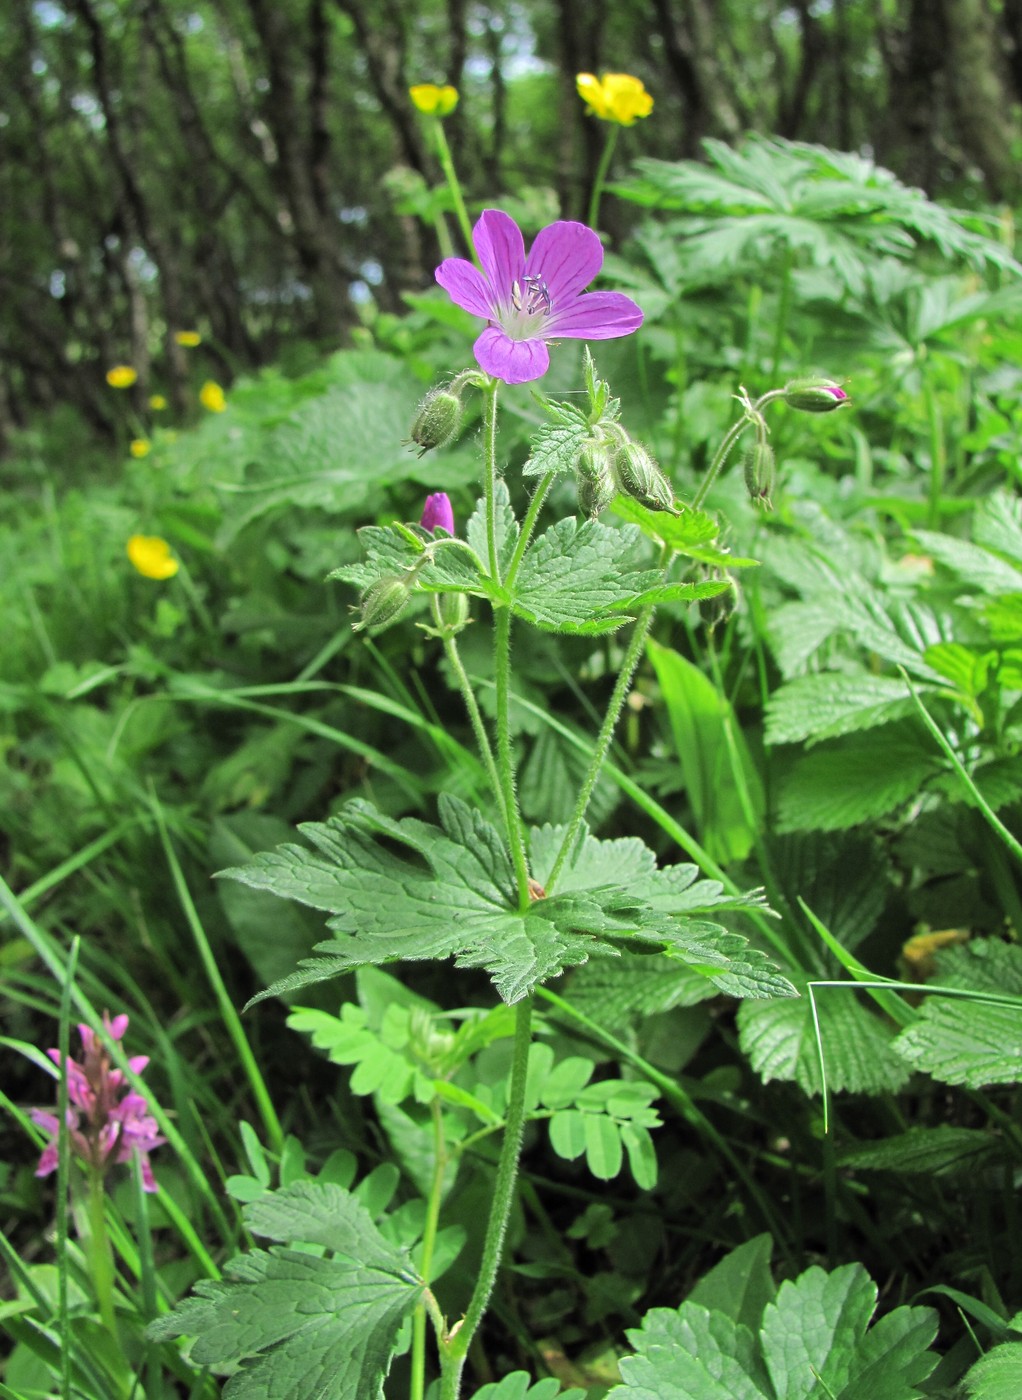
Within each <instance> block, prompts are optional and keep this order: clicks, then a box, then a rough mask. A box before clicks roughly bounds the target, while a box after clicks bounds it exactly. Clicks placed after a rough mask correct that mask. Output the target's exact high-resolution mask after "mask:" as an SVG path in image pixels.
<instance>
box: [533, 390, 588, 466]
mask: <svg viewBox="0 0 1022 1400" xmlns="http://www.w3.org/2000/svg"><path fill="white" fill-rule="evenodd" d="M546 408H547V411H548V413H549V414H550V416H551V417H552V418H553V420H554V421H553V422H552V423H544V424H543V425H542V427H540V428H537V429H536V432H535V434H534V435H533V439H532V451H531V452H530V454H529V460H528V461H527V462H526V463H525V466H524V467H523V468H522V475H523V476H544V475H545V474H546V473H547V472H572V471H574V469H575V464H576V462H577V461H578V456H579V453H580V452H581V451H582V449H583V447H585V445H586V443H587V442H588V441H589V440H590V439H591V437H592V436H593V430H592V427H591V425H590V422H589V418H588V416H587V415H586V414H585V413H583V411H582V410H581V409H580V408H578V407H576V405H574V404H569V403H556V404H547V405H546Z"/></svg>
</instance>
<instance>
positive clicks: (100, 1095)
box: [29, 1013, 166, 1191]
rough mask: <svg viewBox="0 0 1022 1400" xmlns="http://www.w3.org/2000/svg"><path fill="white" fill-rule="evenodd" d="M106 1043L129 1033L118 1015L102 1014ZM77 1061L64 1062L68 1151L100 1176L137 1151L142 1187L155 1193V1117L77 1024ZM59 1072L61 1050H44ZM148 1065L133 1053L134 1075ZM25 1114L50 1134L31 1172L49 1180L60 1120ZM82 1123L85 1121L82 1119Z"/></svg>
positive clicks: (45, 1112)
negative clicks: (151, 1155) (151, 1159)
mask: <svg viewBox="0 0 1022 1400" xmlns="http://www.w3.org/2000/svg"><path fill="white" fill-rule="evenodd" d="M103 1020H104V1023H105V1025H106V1029H107V1031H108V1032H109V1034H110V1037H111V1039H113V1040H120V1039H121V1038H122V1037H123V1035H124V1033H125V1031H126V1030H127V1029H128V1018H127V1016H125V1015H124V1014H123V1013H122V1014H121V1015H120V1016H115V1017H114V1018H113V1020H111V1019H110V1018H109V1016H106V1015H104V1018H103ZM78 1032H79V1034H80V1035H81V1038H82V1051H83V1054H82V1059H81V1061H80V1062H79V1061H78V1060H68V1062H67V1096H68V1107H67V1126H68V1138H69V1141H70V1144H71V1150H72V1152H73V1153H74V1154H75V1155H76V1156H77V1157H80V1158H82V1160H83V1161H85V1162H88V1163H89V1164H90V1165H91V1166H93V1167H94V1168H95V1169H96V1170H97V1171H98V1172H99V1173H100V1174H101V1175H103V1174H105V1173H106V1171H107V1169H108V1168H109V1167H110V1166H112V1165H113V1163H114V1162H128V1161H130V1160H131V1157H132V1155H133V1154H134V1153H136V1152H137V1153H138V1155H139V1158H140V1160H141V1166H142V1185H143V1187H144V1188H145V1190H146V1191H155V1190H156V1181H155V1179H154V1177H153V1169H152V1167H151V1166H150V1164H149V1153H150V1152H152V1150H153V1149H154V1148H156V1147H159V1146H160V1145H161V1143H164V1142H166V1138H163V1137H161V1136H160V1134H159V1132H158V1130H157V1125H156V1120H155V1118H153V1117H152V1115H151V1114H150V1112H149V1105H148V1104H147V1103H146V1101H145V1099H144V1098H143V1097H142V1095H141V1094H137V1093H136V1092H135V1091H134V1089H131V1088H129V1087H128V1085H127V1082H126V1081H125V1078H124V1075H123V1074H122V1073H121V1071H120V1070H119V1069H115V1068H114V1066H113V1065H112V1064H111V1061H110V1056H109V1053H108V1052H107V1050H106V1047H105V1046H104V1044H103V1042H102V1041H101V1040H100V1039H99V1037H98V1036H97V1035H96V1034H95V1033H94V1032H93V1031H92V1030H91V1028H90V1027H89V1026H85V1025H80V1026H79V1027H78ZM47 1054H48V1055H49V1057H50V1059H51V1060H52V1061H53V1062H54V1064H56V1065H57V1066H58V1068H59V1066H60V1051H59V1050H49V1051H47ZM148 1063H149V1056H148V1055H133V1056H132V1057H131V1059H130V1060H129V1061H128V1064H129V1065H130V1066H131V1069H132V1072H133V1073H134V1074H141V1073H142V1071H143V1070H144V1069H145V1067H146V1065H147V1064H148ZM29 1116H30V1117H31V1119H32V1121H33V1123H36V1124H38V1126H39V1127H40V1128H43V1129H45V1130H46V1132H48V1133H49V1134H50V1139H51V1140H50V1141H49V1142H48V1143H47V1144H46V1146H45V1148H44V1149H43V1154H42V1156H41V1157H40V1159H39V1165H38V1167H37V1168H36V1173H35V1174H36V1176H49V1175H50V1173H51V1172H54V1171H56V1169H57V1141H58V1137H59V1133H60V1120H59V1118H58V1117H57V1115H56V1114H55V1113H50V1112H49V1111H48V1110H47V1109H44V1108H33V1109H32V1110H31V1111H30V1114H29ZM83 1120H84V1121H83Z"/></svg>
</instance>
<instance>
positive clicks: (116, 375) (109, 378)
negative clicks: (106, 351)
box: [106, 365, 138, 389]
mask: <svg viewBox="0 0 1022 1400" xmlns="http://www.w3.org/2000/svg"><path fill="white" fill-rule="evenodd" d="M137 379H138V371H137V370H134V369H132V368H131V366H130V365H114V366H113V368H112V369H108V370H107V372H106V382H107V383H108V384H109V385H110V388H111V389H130V388H131V386H132V384H134V383H135V381H136V380H137Z"/></svg>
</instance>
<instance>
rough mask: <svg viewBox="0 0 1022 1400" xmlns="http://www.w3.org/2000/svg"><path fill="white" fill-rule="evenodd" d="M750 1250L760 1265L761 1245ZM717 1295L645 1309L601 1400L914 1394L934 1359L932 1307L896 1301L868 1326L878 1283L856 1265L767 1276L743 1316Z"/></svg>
mask: <svg viewBox="0 0 1022 1400" xmlns="http://www.w3.org/2000/svg"><path fill="white" fill-rule="evenodd" d="M750 1243H755V1242H750ZM754 1257H755V1258H756V1259H757V1260H759V1261H760V1267H762V1260H763V1250H762V1249H761V1248H760V1247H759V1246H757V1251H756V1254H755V1256H754ZM725 1262H726V1261H725ZM750 1262H751V1261H750ZM711 1280H712V1276H711V1279H710V1280H707V1282H708V1283H709V1282H710V1281H711ZM722 1281H723V1280H722ZM734 1282H735V1283H736V1284H740V1280H739V1279H738V1277H737V1276H736V1277H735V1279H734ZM697 1291H699V1289H698V1287H697ZM704 1293H705V1294H707V1296H709V1297H710V1298H711V1299H713V1298H716V1297H717V1296H718V1295H719V1289H718V1288H716V1286H711V1287H710V1288H708V1289H707V1290H704ZM724 1301H725V1308H722V1309H716V1308H708V1307H706V1306H704V1305H703V1304H701V1303H698V1302H695V1301H693V1299H691V1298H690V1299H689V1300H688V1301H687V1302H685V1303H683V1304H682V1305H681V1307H680V1308H678V1309H677V1310H676V1311H671V1310H670V1309H668V1308H654V1309H653V1310H652V1312H649V1313H647V1314H646V1316H645V1318H644V1319H643V1323H642V1327H641V1328H638V1329H636V1330H635V1331H632V1332H629V1333H628V1339H629V1341H630V1342H631V1343H632V1345H633V1346H634V1347H635V1355H633V1356H627V1357H625V1358H624V1360H623V1361H622V1362H621V1380H622V1384H621V1385H619V1386H615V1387H614V1389H613V1390H612V1391H611V1392H610V1395H609V1396H608V1398H607V1400H810V1397H811V1398H812V1400H825V1397H826V1400H916V1398H917V1397H921V1396H922V1394H923V1391H922V1389H921V1387H922V1384H923V1382H924V1381H925V1380H926V1378H927V1376H928V1375H929V1374H930V1372H931V1371H932V1370H933V1368H934V1366H935V1365H936V1363H937V1357H936V1356H935V1354H934V1353H933V1352H931V1351H930V1350H929V1347H930V1343H931V1342H932V1341H933V1338H934V1336H935V1335H936V1331H937V1317H936V1314H935V1313H934V1312H933V1311H932V1310H931V1309H929V1308H906V1307H900V1308H895V1310H894V1311H893V1312H891V1313H888V1314H887V1315H886V1316H885V1317H882V1318H881V1319H880V1321H879V1322H876V1323H874V1325H873V1326H872V1327H871V1326H870V1321H871V1319H872V1317H873V1314H874V1312H875V1310H876V1304H877V1289H876V1285H875V1284H874V1283H873V1282H872V1280H871V1279H870V1278H869V1275H868V1274H867V1273H866V1272H865V1270H864V1269H863V1268H862V1267H861V1265H859V1264H846V1265H844V1266H843V1267H842V1268H839V1269H835V1270H834V1271H833V1272H832V1273H829V1274H828V1273H825V1272H824V1270H823V1269H821V1268H817V1267H813V1268H811V1269H807V1270H806V1271H805V1273H803V1274H802V1275H800V1277H799V1278H797V1279H795V1280H794V1281H789V1282H786V1283H783V1284H782V1285H781V1287H780V1288H779V1289H778V1290H777V1293H776V1295H774V1293H773V1289H772V1285H771V1283H770V1281H769V1275H767V1276H766V1277H765V1278H764V1279H763V1281H762V1286H761V1287H760V1288H759V1289H758V1290H755V1292H754V1295H748V1296H747V1298H746V1300H745V1304H746V1305H742V1306H740V1307H739V1309H737V1310H738V1311H741V1312H742V1313H743V1315H744V1316H748V1317H749V1318H750V1319H751V1321H750V1322H744V1321H743V1322H736V1321H735V1320H734V1314H735V1311H736V1309H735V1307H734V1305H733V1303H732V1302H731V1300H728V1299H725V1300H724ZM757 1310H759V1312H758V1315H757Z"/></svg>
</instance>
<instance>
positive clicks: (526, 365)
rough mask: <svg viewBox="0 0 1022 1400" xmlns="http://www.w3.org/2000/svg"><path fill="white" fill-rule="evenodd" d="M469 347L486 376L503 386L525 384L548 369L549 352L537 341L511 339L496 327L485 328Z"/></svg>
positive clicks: (539, 376) (540, 376) (537, 377)
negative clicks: (496, 380)
mask: <svg viewBox="0 0 1022 1400" xmlns="http://www.w3.org/2000/svg"><path fill="white" fill-rule="evenodd" d="M472 348H473V350H474V352H475V357H476V360H477V361H478V362H479V364H480V365H481V366H482V368H483V369H484V370H485V371H486V373H487V374H492V375H493V377H494V379H502V380H503V381H504V383H505V384H528V383H529V382H530V380H533V379H540V378H542V376H543V375H544V374H546V372H547V370H548V369H549V368H550V352H549V351H548V350H547V348H546V346H545V345H544V344H543V342H542V341H541V340H512V339H511V337H510V336H509V335H505V334H504V332H503V331H502V330H501V329H500V327H499V326H487V327H486V329H485V330H484V331H483V333H482V335H481V336H480V337H479V339H478V340H477V341H476V343H475V345H474V346H473V347H472Z"/></svg>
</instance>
